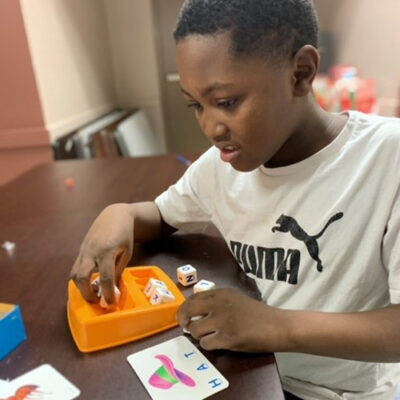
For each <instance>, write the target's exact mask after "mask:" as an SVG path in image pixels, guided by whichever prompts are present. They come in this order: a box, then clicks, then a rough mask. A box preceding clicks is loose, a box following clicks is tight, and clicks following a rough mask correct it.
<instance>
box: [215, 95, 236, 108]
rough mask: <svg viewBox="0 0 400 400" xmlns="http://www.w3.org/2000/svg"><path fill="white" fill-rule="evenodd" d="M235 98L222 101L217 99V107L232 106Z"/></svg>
mask: <svg viewBox="0 0 400 400" xmlns="http://www.w3.org/2000/svg"><path fill="white" fill-rule="evenodd" d="M237 100H238V99H237V98H233V99H229V100H223V101H219V102H218V103H217V104H218V106H219V107H222V108H228V109H229V108H232V107H233V106H234V105H235V104H236V102H237Z"/></svg>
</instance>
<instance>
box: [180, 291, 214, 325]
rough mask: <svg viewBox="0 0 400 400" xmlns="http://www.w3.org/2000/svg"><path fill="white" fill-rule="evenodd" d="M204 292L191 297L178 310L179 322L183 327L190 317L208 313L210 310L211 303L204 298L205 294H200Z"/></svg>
mask: <svg viewBox="0 0 400 400" xmlns="http://www.w3.org/2000/svg"><path fill="white" fill-rule="evenodd" d="M202 294H203V293H198V294H196V295H193V296H191V297H189V298H188V299H187V300H186V301H185V302H184V303H183V304H182V305H181V306H180V308H179V310H178V322H179V325H181V326H182V327H184V328H185V327H186V326H187V325H188V324H189V322H190V319H191V318H192V317H196V316H203V315H207V314H209V312H210V309H211V305H210V303H209V302H208V301H207V299H204V296H200V295H202Z"/></svg>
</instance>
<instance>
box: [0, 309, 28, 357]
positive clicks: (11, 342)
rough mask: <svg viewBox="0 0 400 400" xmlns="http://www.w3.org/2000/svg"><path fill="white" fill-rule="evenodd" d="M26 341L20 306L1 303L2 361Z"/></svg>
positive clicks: (0, 353)
mask: <svg viewBox="0 0 400 400" xmlns="http://www.w3.org/2000/svg"><path fill="white" fill-rule="evenodd" d="M24 340H26V332H25V326H24V321H23V320H22V314H21V310H20V308H19V306H17V305H14V304H5V303H0V360H2V359H3V358H4V357H6V356H7V355H8V354H9V353H10V352H11V351H12V350H14V349H15V348H16V347H17V346H18V345H20V344H21V343H22V342H23V341H24Z"/></svg>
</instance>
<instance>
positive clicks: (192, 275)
mask: <svg viewBox="0 0 400 400" xmlns="http://www.w3.org/2000/svg"><path fill="white" fill-rule="evenodd" d="M176 272H177V275H178V281H179V283H181V284H182V285H183V286H189V285H193V284H194V283H196V282H197V271H196V268H194V267H193V266H192V265H190V264H187V265H182V267H179V268H177V269H176Z"/></svg>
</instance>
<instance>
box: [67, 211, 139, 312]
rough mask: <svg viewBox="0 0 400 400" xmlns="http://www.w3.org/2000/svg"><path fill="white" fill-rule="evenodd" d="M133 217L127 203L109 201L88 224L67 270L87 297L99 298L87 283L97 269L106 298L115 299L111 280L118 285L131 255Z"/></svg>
mask: <svg viewBox="0 0 400 400" xmlns="http://www.w3.org/2000/svg"><path fill="white" fill-rule="evenodd" d="M134 220H135V218H134V214H133V212H132V209H131V205H129V204H113V205H110V206H108V207H107V208H105V209H104V210H103V211H102V212H101V213H100V214H99V216H98V217H97V218H96V219H95V221H94V222H93V224H92V226H91V227H90V229H89V231H88V233H87V234H86V236H85V238H84V240H83V243H82V245H81V247H80V250H79V254H78V257H77V259H76V260H75V263H74V265H73V267H72V271H71V279H72V280H73V281H74V282H75V284H76V285H77V287H78V288H79V290H80V291H81V293H82V295H83V297H84V298H85V299H86V300H87V301H92V302H98V301H99V298H98V296H97V294H96V293H95V291H94V288H93V287H92V285H91V284H90V279H91V276H92V273H93V272H94V271H96V270H98V271H99V273H100V286H101V289H102V293H103V295H104V298H105V300H106V302H107V303H108V304H113V303H114V302H115V298H114V284H116V285H118V282H119V280H120V278H121V275H122V272H123V270H124V268H125V267H126V266H127V264H128V262H129V260H130V259H131V257H132V252H133V229H134Z"/></svg>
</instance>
